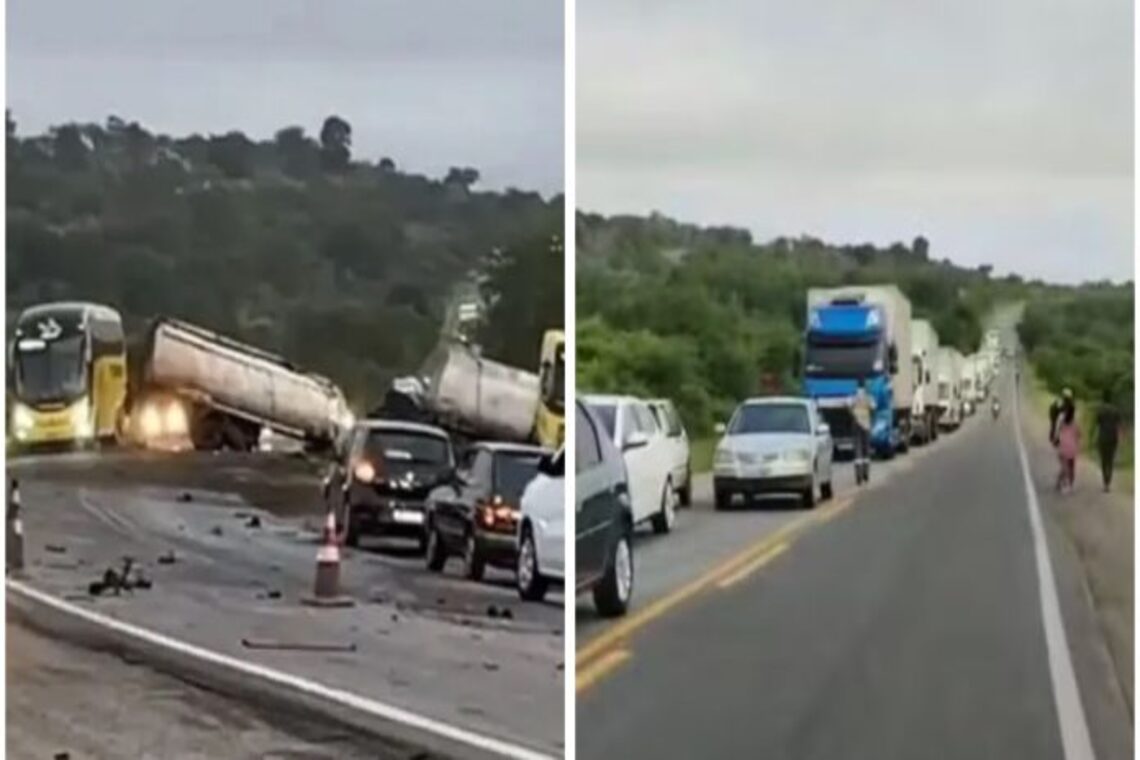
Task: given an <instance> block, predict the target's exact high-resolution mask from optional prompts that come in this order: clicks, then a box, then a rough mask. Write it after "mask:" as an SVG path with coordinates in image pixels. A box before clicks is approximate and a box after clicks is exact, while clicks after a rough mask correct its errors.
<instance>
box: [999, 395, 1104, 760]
mask: <svg viewBox="0 0 1140 760" xmlns="http://www.w3.org/2000/svg"><path fill="white" fill-rule="evenodd" d="M1020 396H1021V389H1020V388H1015V389H1014V395H1013V412H1014V431H1015V433H1016V435H1017V450H1018V454H1019V456H1020V458H1021V472H1022V475H1023V476H1024V478H1025V494H1026V503H1027V505H1028V508H1029V524H1030V526H1031V528H1032V531H1033V549H1034V554H1035V555H1036V556H1037V581H1038V588H1039V589H1040V592H1041V622H1042V625H1043V626H1044V628H1045V646H1046V649H1047V650H1048V655H1049V676H1050V679H1051V680H1052V682H1053V698H1054V701H1055V703H1056V706H1057V722H1058V724H1059V727H1060V729H1061V746H1062V748H1063V750H1064V755H1065V760H1095V757H1096V755H1095V754H1094V752H1093V747H1092V739H1091V738H1090V736H1089V727H1088V723H1087V722H1086V720H1085V710H1084V706H1083V704H1082V703H1081V693H1080V688H1079V687H1078V685H1077V677H1076V673H1075V672H1074V671H1073V660H1072V655H1071V654H1070V652H1069V641H1068V636H1067V635H1066V634H1065V623H1064V620H1063V618H1062V616H1061V605H1060V601H1059V600H1058V597H1057V584H1056V580H1055V578H1054V577H1053V564H1052V561H1051V560H1050V557H1049V544H1048V541H1047V539H1046V537H1045V528H1044V525H1043V524H1042V521H1041V506H1040V505H1039V504H1038V503H1037V490H1036V488H1035V486H1034V485H1033V478H1032V476H1031V475H1030V474H1029V457H1028V455H1027V454H1026V453H1025V442H1024V441H1023V440H1022V436H1021V399H1020Z"/></svg>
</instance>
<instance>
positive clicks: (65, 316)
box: [8, 302, 565, 451]
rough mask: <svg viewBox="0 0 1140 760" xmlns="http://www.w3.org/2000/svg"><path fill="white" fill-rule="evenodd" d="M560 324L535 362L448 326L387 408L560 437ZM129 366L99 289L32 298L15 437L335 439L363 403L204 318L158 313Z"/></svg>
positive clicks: (477, 430) (16, 372) (12, 404)
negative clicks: (512, 363)
mask: <svg viewBox="0 0 1140 760" xmlns="http://www.w3.org/2000/svg"><path fill="white" fill-rule="evenodd" d="M564 344H565V338H564V334H563V333H562V331H560V330H549V331H547V332H546V334H545V335H544V336H543V341H542V346H541V353H540V357H539V371H538V372H537V373H534V372H528V371H526V370H522V369H518V368H515V367H509V366H507V365H505V364H502V363H499V362H495V361H491V360H489V359H486V358H484V357H482V356H481V355H480V353H479V351H478V349H477V348H476V347H473V346H471V345H468V344H466V343H463V342H459V341H454V340H445V341H443V342H441V345H440V346H439V347H438V348H437V349H436V351H434V352H433V353H432V355H431V356H430V357H429V359H428V361H427V362H426V363H425V367H424V369H423V370H422V371H421V373H420V374H419V375H417V376H415V377H412V378H402V379H400V380H397V381H396V382H395V383H394V384H393V388H392V389H391V390H390V391H389V393H388V394H387V396H386V403H385V405H384V406H383V407H381V409H380V410H379V411H380V413H381V414H385V415H387V416H390V417H394V418H396V419H415V420H417V421H424V422H430V423H432V424H436V425H438V426H440V427H442V428H443V429H444V430H447V431H448V432H452V433H455V434H457V435H460V436H463V437H464V438H471V439H474V438H486V439H495V440H505V441H514V442H535V443H539V444H541V445H543V446H548V447H557V446H558V445H560V444H561V441H562V436H563V435H564V408H563V399H562V397H563V387H564V375H565V359H564ZM136 350H137V354H136V355H134V356H132V357H131V358H132V361H131V362H130V365H129V368H128V362H127V344H126V340H125V336H124V331H123V326H122V320H121V317H120V315H119V314H118V312H117V311H115V310H114V309H112V308H110V307H107V306H103V305H100V304H93V303H82V302H57V303H48V304H41V305H37V306H33V307H31V308H29V309H26V310H25V311H24V312H22V313H21V314H20V315H19V317H18V318H17V320H16V329H15V335H14V337H13V339H12V341H11V345H10V354H9V362H8V366H9V372H10V376H9V383H8V388H9V399H8V402H9V403H8V412H9V413H8V433H9V442H10V444H14V445H15V446H16V447H18V448H30V447H35V446H37V445H41V444H42V445H53V444H54V445H72V444H87V443H97V442H101V443H124V442H128V443H132V444H139V445H143V446H146V447H150V448H160V449H175V450H178V449H189V448H193V449H199V450H217V449H223V448H229V449H235V450H243V451H246V450H252V449H255V448H257V447H258V446H259V442H260V441H261V438H262V435H263V433H264V431H266V430H270V431H273V432H274V433H277V434H279V435H283V436H287V437H289V438H293V439H297V440H299V441H301V442H303V443H304V445H305V446H306V447H307V448H309V449H312V450H322V449H330V448H334V447H335V446H336V445H337V444H338V442H340V440H341V439H342V438H343V436H344V435H345V434H346V433H347V431H348V430H349V429H350V428H351V427H352V426H353V424H354V422H355V416H354V414H353V413H352V411H351V410H350V409H349V405H348V403H347V401H346V399H345V396H344V394H343V392H342V391H341V389H340V388H339V387H337V386H336V384H335V383H333V382H332V381H331V380H329V379H328V378H325V377H322V376H320V375H316V374H313V373H310V372H306V371H304V370H302V369H300V368H297V367H295V366H293V365H292V364H291V363H290V362H288V361H287V360H285V359H284V358H283V357H280V356H277V355H275V354H272V353H269V352H267V351H263V350H261V349H259V348H256V347H254V346H250V345H248V344H245V343H242V342H240V341H236V340H234V339H232V338H229V337H226V336H223V335H220V334H218V333H216V332H213V331H211V330H208V329H205V328H203V327H200V326H196V325H192V324H189V323H187V322H184V321H181V320H177V319H171V318H166V317H162V318H158V319H155V320H154V321H153V322H152V323H151V324H150V326H149V328H148V329H147V331H146V334H145V338H144V339H143V341H142V342H141V344H140V346H139V348H138V349H136Z"/></svg>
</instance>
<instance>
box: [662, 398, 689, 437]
mask: <svg viewBox="0 0 1140 760" xmlns="http://www.w3.org/2000/svg"><path fill="white" fill-rule="evenodd" d="M661 411H662V412H663V414H664V418H665V424H664V425H663V426H662V427H664V428H665V434H666V435H668V436H669V437H670V438H676V437H678V436H680V435H681V434H682V433H684V432H685V428H684V427H683V426H682V425H681V416H680V415H679V414H677V408H676V407H675V406H673V403H672V402H668V401H667V402H665V403H664V404H662V405H661Z"/></svg>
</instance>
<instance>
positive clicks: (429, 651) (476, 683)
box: [9, 452, 564, 754]
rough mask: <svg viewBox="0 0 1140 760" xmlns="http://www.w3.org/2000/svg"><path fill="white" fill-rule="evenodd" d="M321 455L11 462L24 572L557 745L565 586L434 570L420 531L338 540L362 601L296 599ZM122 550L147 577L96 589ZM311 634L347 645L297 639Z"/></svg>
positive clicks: (257, 652)
mask: <svg viewBox="0 0 1140 760" xmlns="http://www.w3.org/2000/svg"><path fill="white" fill-rule="evenodd" d="M317 469H318V468H316V467H314V466H313V465H312V464H311V463H309V462H306V461H304V460H299V459H294V458H291V457H276V456H257V455H254V456H233V455H227V454H219V455H198V454H190V455H154V454H147V453H132V452H111V453H105V454H97V453H88V454H75V455H64V456H57V457H50V456H43V457H31V458H23V459H20V460H17V461H14V462H11V463H10V466H9V472H10V473H11V474H14V475H16V476H17V477H19V478H20V482H21V491H22V496H23V502H24V509H23V521H24V528H25V535H26V553H27V556H28V567H27V574H28V582H29V583H30V584H31V585H32V586H34V587H35V588H38V589H40V590H43V591H47V592H50V593H54V594H56V595H57V596H60V597H64V598H66V599H69V600H72V601H76V603H79V604H85V605H91V606H92V607H93V608H94V609H96V610H98V611H99V612H102V613H105V614H108V615H111V616H112V617H115V618H118V619H121V620H124V621H126V622H129V623H133V624H135V625H139V626H142V627H144V628H148V629H151V630H154V631H157V632H159V633H162V634H165V635H168V636H172V637H174V638H176V639H178V640H181V641H185V642H187V643H190V644H194V645H197V646H201V647H205V648H207V649H210V650H213V651H216V652H220V653H222V654H227V655H230V656H235V657H237V658H239V659H241V660H243V661H249V662H254V663H257V664H261V665H264V666H266V667H272V668H275V669H278V670H281V671H284V672H287V673H290V674H293V675H296V676H299V677H302V678H305V679H308V680H310V681H312V682H315V683H319V684H324V685H328V686H330V687H332V688H336V689H341V690H344V691H347V692H350V693H352V694H356V695H360V696H361V697H363V698H366V699H371V700H376V701H379V702H382V703H384V704H387V705H391V706H395V707H399V708H402V709H406V710H411V711H412V712H415V713H417V714H420V715H423V716H426V717H429V718H431V719H433V720H436V721H439V722H442V723H445V724H448V725H453V726H457V727H460V728H465V729H467V730H469V731H474V732H476V733H479V734H482V735H486V736H490V737H492V738H497V739H502V740H505V741H508V742H514V743H516V744H518V745H521V746H523V747H527V748H531V749H535V750H538V751H540V752H545V753H551V754H559V753H560V751H561V747H562V741H563V731H562V717H563V710H562V703H563V699H562V694H563V691H562V683H563V682H562V676H563V673H562V660H563V654H564V653H563V638H562V628H563V625H564V617H563V609H562V601H561V599H560V597H558V596H557V595H555V596H553V597H552V598H551V599H549V600H548V601H547V602H546V603H544V604H526V603H522V602H520V600H519V599H518V596H517V593H516V592H515V590H514V587H513V584H512V582H511V578H510V576H509V574H507V573H502V572H498V571H493V570H492V571H489V573H488V579H487V581H486V582H484V583H472V582H470V581H467V580H465V579H463V578H462V577H460V574H459V569H458V567H457V566H456V565H455V564H452V565H450V566H449V567H448V569H447V571H446V572H445V573H444V574H443V575H436V574H431V573H428V572H427V571H426V570H425V569H424V568H423V559H422V558H421V557H418V556H415V554H414V553H413V552H412V551H411V545H410V544H409V543H407V542H392V543H384V542H380V543H372V544H370V545H366V546H364V547H363V548H361V549H357V550H346V551H345V552H344V559H343V561H342V566H341V585H342V590H343V591H344V592H345V593H347V594H349V595H351V596H352V597H353V598H354V599H355V600H356V606H355V607H353V608H350V609H345V610H322V611H315V610H313V608H311V607H307V606H305V605H303V604H302V603H301V600H302V598H303V597H304V596H306V595H308V594H309V593H310V591H311V589H312V584H313V579H314V570H315V558H316V550H317V543H318V533H317V530H318V528H319V525H320V522H321V519H320V517H321V506H320V502H319V496H318V495H319V486H318V481H317V480H316V478H315V474H316V472H317ZM252 518H256V520H253V519H252ZM251 522H252V523H253V524H251ZM124 556H131V557H133V558H134V559H135V560H136V561H137V562H138V563H139V564H141V565H142V566H143V569H144V572H145V574H146V575H147V576H149V578H150V579H151V580H152V581H153V584H154V586H153V588H152V589H150V590H140V591H136V592H134V593H132V594H127V595H123V596H121V597H108V596H101V597H98V598H92V597H90V596H89V594H88V593H87V586H88V584H89V583H90V582H91V581H92V580H95V579H97V578H99V577H100V576H101V575H102V574H103V572H104V570H105V569H107V568H108V567H119V566H121V563H122V558H123V557H124ZM170 556H173V558H174V561H173V562H172V563H167V562H163V561H160V558H165V557H170ZM504 612H505V614H504ZM243 640H244V641H254V642H255V643H257V644H260V643H268V644H283V645H285V646H284V647H283V648H269V649H262V648H257V649H254V648H250V647H249V646H248V645H247V644H245V643H243ZM310 643H321V644H335V645H338V646H339V645H343V646H345V647H354V650H353V651H345V652H333V653H313V652H306V651H298V650H295V649H291V648H290V647H289V645H291V644H301V645H305V644H310Z"/></svg>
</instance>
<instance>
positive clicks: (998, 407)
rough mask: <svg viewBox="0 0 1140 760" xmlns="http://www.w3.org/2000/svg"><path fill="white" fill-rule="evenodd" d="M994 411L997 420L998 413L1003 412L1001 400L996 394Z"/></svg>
mask: <svg viewBox="0 0 1140 760" xmlns="http://www.w3.org/2000/svg"><path fill="white" fill-rule="evenodd" d="M993 412H994V419H995V420H996V419H997V418H998V415H999V414H1001V402H1000V401H998V399H997V396H994V401H993Z"/></svg>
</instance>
